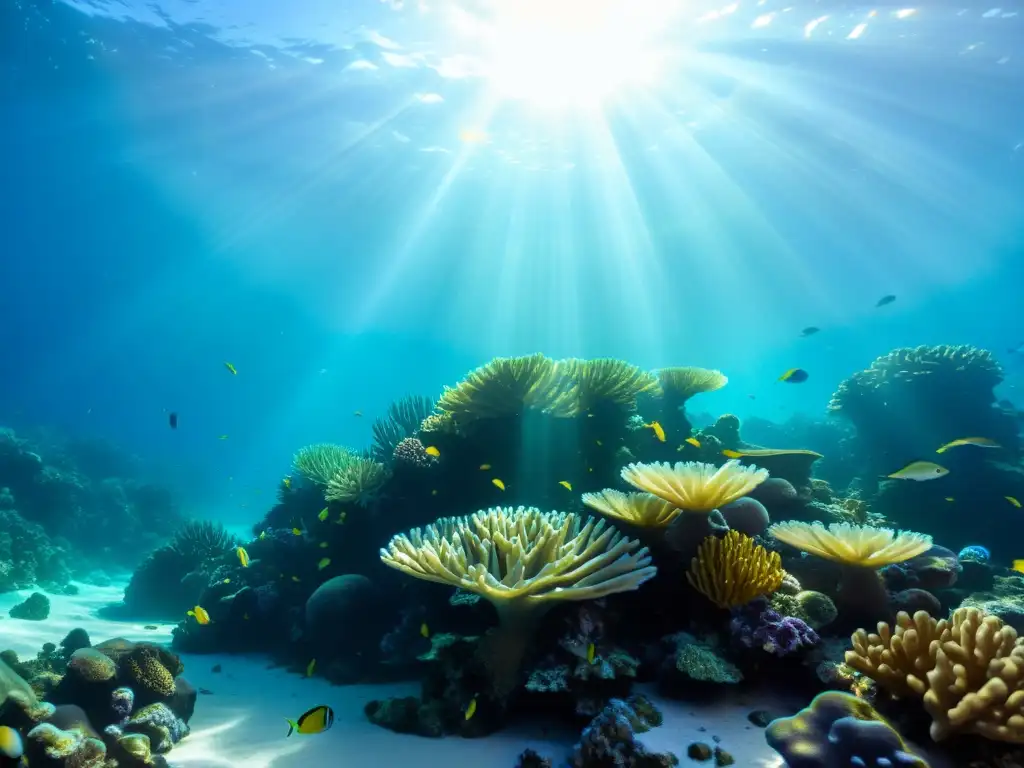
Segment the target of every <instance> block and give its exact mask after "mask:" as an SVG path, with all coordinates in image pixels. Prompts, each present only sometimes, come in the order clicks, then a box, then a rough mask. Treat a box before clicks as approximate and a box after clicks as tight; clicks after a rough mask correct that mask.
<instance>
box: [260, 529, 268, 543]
mask: <svg viewBox="0 0 1024 768" xmlns="http://www.w3.org/2000/svg"><path fill="white" fill-rule="evenodd" d="M265 538H267V532H266V531H260V541H263V540H264V539H265Z"/></svg>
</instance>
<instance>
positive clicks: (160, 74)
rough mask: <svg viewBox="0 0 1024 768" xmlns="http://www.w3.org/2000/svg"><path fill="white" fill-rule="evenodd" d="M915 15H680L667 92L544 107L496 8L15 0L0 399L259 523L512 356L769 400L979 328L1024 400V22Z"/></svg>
mask: <svg viewBox="0 0 1024 768" xmlns="http://www.w3.org/2000/svg"><path fill="white" fill-rule="evenodd" d="M666 7H667V6H666ZM903 7H904V6H886V5H882V6H870V7H869V6H857V5H850V4H845V5H839V4H835V3H832V4H830V3H814V4H809V3H804V2H797V3H794V4H784V3H777V2H775V0H768V2H765V3H763V4H759V5H752V4H748V3H744V2H740V3H739V4H738V5H737V6H735V7H731V6H727V5H725V4H723V3H713V2H699V3H696V4H687V5H685V6H678V7H676V8H675V12H674V13H673V14H672V15H671V18H669V19H668V20H667V21H666V22H665V23H664V24H663V25H662V26H660V27H658V28H657V30H656V31H655V32H651V36H650V40H649V41H648V42H647V44H646V47H645V48H644V49H643V50H645V51H647V52H657V53H659V54H664V57H665V62H664V63H663V67H662V70H661V72H660V74H659V75H658V77H657V78H656V80H655V81H654V82H651V83H647V84H645V85H643V86H640V85H634V84H625V85H623V86H622V87H620V88H619V89H617V90H613V91H612V92H611V93H609V94H607V95H606V97H605V99H604V101H603V103H601V105H600V106H599V107H594V106H593V105H589V106H578V107H573V106H570V107H565V108H558V107H552V106H551V105H550V104H541V105H538V104H534V103H531V102H530V101H529V100H525V101H524V100H523V99H521V98H518V97H517V98H515V99H511V100H510V99H502V98H501V97H500V95H496V93H495V87H494V83H493V82H492V80H491V79H489V77H488V76H487V74H486V72H483V73H482V72H481V67H483V68H484V69H486V67H485V66H484V64H481V62H484V63H486V60H487V54H488V48H487V46H488V40H489V39H490V38H488V37H487V36H486V35H483V36H481V35H480V34H474V32H473V30H479V29H486V28H488V27H487V25H488V24H492V28H493V23H494V20H495V19H496V18H500V16H501V14H500V4H499V6H493V5H491V4H488V3H470V2H465V3H452V2H438V3H430V7H426V6H424V5H423V4H418V3H416V2H410V1H407V2H405V3H404V4H403V3H401V2H391V3H380V2H372V1H371V0H362V1H361V2H352V3H341V4H339V3H327V2H319V1H316V2H314V1H312V0H295V1H294V2H289V3H273V2H266V1H261V2H246V3H234V2H226V1H224V2H208V1H206V0H203V1H196V2H183V1H181V0H178V1H176V2H169V1H167V0H165V1H164V2H162V3H143V2H141V1H138V2H137V1H136V0H123V1H122V2H102V1H100V0H94V1H92V2H77V3H61V2H55V3H51V2H43V0H37V1H35V2H33V1H30V0H8V2H5V3H4V4H3V7H2V9H0V169H2V172H0V203H2V205H0V225H2V226H0V238H2V241H0V242H2V251H0V253H2V259H0V286H2V288H3V296H2V301H0V350H2V351H3V357H4V359H3V365H2V371H3V375H2V376H0V423H3V424H5V425H10V426H12V427H14V428H16V429H17V428H20V427H22V426H29V425H37V424H46V425H48V426H52V427H55V428H57V429H59V430H61V431H63V432H65V433H69V434H73V435H91V436H101V437H103V438H105V439H108V440H111V441H113V442H115V443H116V444H118V445H120V446H122V447H123V448H125V449H126V450H128V451H130V452H132V453H134V454H137V455H138V456H140V457H141V458H142V459H143V460H144V461H146V462H147V463H148V465H149V466H150V467H151V469H152V471H153V473H154V474H158V475H159V476H160V477H162V478H163V479H164V480H165V481H166V482H168V483H170V484H172V485H173V486H174V487H175V488H176V489H177V491H178V492H179V493H180V494H181V495H182V497H183V498H184V499H185V500H186V503H187V505H188V506H189V509H190V511H192V512H193V513H195V514H200V515H202V516H207V517H215V518H219V519H221V520H224V521H225V522H228V523H231V524H235V525H248V524H249V523H251V522H252V520H253V519H255V518H256V517H257V516H258V515H259V514H262V511H263V509H264V508H265V504H262V503H260V502H259V499H258V497H256V498H254V497H253V496H252V494H254V493H256V492H257V491H260V492H263V493H266V494H269V493H271V492H272V491H273V488H274V487H275V485H276V484H277V483H278V481H279V479H280V477H281V475H282V473H283V472H286V471H287V467H288V464H289V461H290V458H291V454H292V453H293V452H294V450H296V449H297V448H298V447H299V446H301V445H303V444H306V443H310V442H315V441H326V440H330V441H336V442H340V443H346V444H351V445H357V446H361V445H367V444H368V443H369V440H370V424H371V422H372V419H373V418H374V417H375V416H377V415H379V414H380V413H382V412H383V410H384V409H385V408H386V406H387V404H388V403H389V402H390V401H391V400H393V399H395V398H397V397H399V396H401V395H404V394H407V393H419V394H432V395H436V394H437V393H439V391H440V389H441V387H442V385H444V384H454V383H455V382H456V381H457V380H458V379H459V378H460V377H461V376H462V375H463V374H464V373H465V372H466V371H467V370H469V369H470V368H472V367H474V366H476V365H479V364H482V363H483V362H485V361H486V360H488V359H490V358H491V357H493V356H496V355H514V354H525V353H531V352H535V351H542V352H544V353H546V354H548V355H550V356H553V357H564V356H583V357H600V356H614V357H621V358H625V359H628V360H630V361H631V362H633V363H635V364H637V365H640V366H643V367H645V368H654V367H658V366H664V365H701V366H706V367H715V368H720V369H722V370H723V371H725V372H726V373H727V374H728V375H729V377H730V379H731V382H730V385H729V386H728V387H727V388H726V389H724V390H722V391H721V392H719V393H715V394H714V395H709V396H706V398H705V399H704V400H702V402H701V404H700V407H701V408H706V409H708V410H709V411H711V412H714V413H721V412H724V411H733V412H736V413H738V414H739V415H740V416H741V417H745V416H748V415H752V414H755V413H756V414H758V415H762V416H765V417H768V418H772V419H779V420H784V419H785V418H788V417H789V416H790V415H791V414H793V413H797V412H804V413H807V414H814V415H817V414H820V413H822V411H823V409H824V406H825V404H826V403H827V400H828V397H829V395H830V394H831V392H832V391H833V390H834V389H835V386H836V385H837V384H838V382H839V381H840V380H842V379H843V378H845V377H846V376H848V375H849V374H850V373H852V372H853V371H856V370H859V369H861V368H864V367H865V366H866V365H867V364H868V363H869V362H870V361H871V360H872V359H873V358H874V357H876V356H877V355H880V354H883V353H885V352H887V351H888V350H889V349H891V348H893V347H896V346H902V345H917V344H929V343H951V344H959V343H966V344H974V345H978V346H983V347H989V348H992V349H993V350H995V351H996V352H997V353H999V354H1000V355H1001V356H1002V358H1003V362H1004V364H1005V365H1006V366H1007V381H1006V383H1005V384H1004V385H1003V390H1002V391H1001V393H1000V395H1001V396H1004V397H1009V398H1010V399H1011V400H1015V401H1016V402H1017V403H1018V405H1020V404H1021V403H1022V398H1021V397H1020V395H1019V392H1020V390H1019V387H1021V386H1024V377H1022V375H1021V372H1022V371H1024V359H1015V358H1013V357H1011V356H1007V355H1005V351H1006V349H1007V348H1008V347H1011V346H1016V345H1019V344H1020V343H1021V342H1022V341H1024V323H1022V322H1021V315H1020V311H1019V302H1020V286H1021V285H1024V210H1022V208H1021V200H1024V147H1022V143H1024V99H1022V98H1021V94H1022V93H1024V67H1022V63H1021V62H1022V61H1024V58H1022V57H1021V55H1020V53H1019V51H1020V50H1021V44H1022V42H1024V17H1022V16H1021V14H1020V13H1019V11H1020V7H1019V4H1007V5H1003V6H1001V7H1000V8H999V9H991V10H990V9H988V8H984V7H982V6H975V7H972V8H969V9H964V8H961V6H960V5H957V4H949V3H929V4H927V5H924V6H920V7H918V8H916V11H915V12H914V13H912V14H909V15H908V14H898V13H896V11H898V10H900V9H901V8H903ZM911 7H912V6H906V8H911ZM715 11H717V13H715ZM596 13H597V11H596V10H595V11H592V12H591V16H592V15H593V14H596ZM872 14H874V15H872ZM823 17H824V18H823ZM581 18H584V19H586V18H587V14H584V15H583V16H582V17H581ZM822 18H823V20H821V19H822ZM467 20H470V21H472V22H473V23H474V24H477V25H482V26H478V27H474V26H472V24H470V25H469V26H468V27H467V24H469V22H468V21H467ZM815 20H820V21H819V22H818V23H817V26H813V28H809V27H808V25H809V24H811V23H812V22H814V21H815ZM583 23H584V22H582V21H581V22H580V24H581V25H582V24H583ZM861 23H864V24H866V25H867V26H866V27H865V28H864V30H863V32H862V34H860V36H859V37H858V36H856V27H857V25H858V24H861ZM572 28H573V27H572V25H570V26H569V27H568V29H570V30H571V29H572ZM467 29H468V30H469V31H468V32H467V31H466V30H467ZM460 30H461V31H460ZM851 34H853V37H852V38H851ZM520 47H521V48H523V50H522V51H521V56H522V59H523V61H522V66H523V67H527V66H531V65H532V64H531V53H530V52H529V50H528V48H529V46H520ZM608 52H609V53H608V55H609V56H611V55H612V53H614V52H615V46H609V48H608ZM535 63H536V62H533V64H535ZM552 76H553V75H552ZM428 94H430V96H427V95H428ZM520 96H521V94H520ZM890 293H891V294H895V295H896V296H897V297H898V298H897V301H896V302H895V303H893V304H892V305H889V306H887V307H884V308H880V309H878V308H876V307H875V303H876V301H877V300H878V298H880V297H881V296H883V295H885V294H890ZM810 325H813V326H819V327H821V328H822V329H823V330H822V332H821V333H819V334H817V335H815V336H813V337H811V338H801V337H800V330H801V329H802V328H804V327H805V326H810ZM225 362H230V363H232V364H233V365H234V366H236V368H237V371H238V375H237V376H233V375H231V374H230V373H229V372H228V371H227V369H226V368H225V367H224V363H225ZM794 366H799V367H802V368H804V369H806V370H807V371H809V372H810V374H811V377H810V380H809V381H808V382H807V383H806V384H803V385H801V386H789V385H783V384H778V383H776V381H775V380H776V379H777V377H778V376H779V375H780V374H781V373H782V372H783V371H784V370H786V369H788V368H790V367H794ZM751 395H753V396H754V398H753V399H752V398H751ZM712 398H713V399H712ZM171 411H174V412H176V413H177V414H178V415H179V419H180V424H179V428H178V429H177V430H173V431H172V430H170V429H169V428H168V423H167V419H168V413H169V412H171ZM356 411H359V412H361V413H362V414H363V416H358V415H355V412H356ZM221 435H227V439H223V440H221V439H218V438H219V437H220V436H221ZM264 498H266V497H264ZM250 503H251V504H252V506H249V504H250Z"/></svg>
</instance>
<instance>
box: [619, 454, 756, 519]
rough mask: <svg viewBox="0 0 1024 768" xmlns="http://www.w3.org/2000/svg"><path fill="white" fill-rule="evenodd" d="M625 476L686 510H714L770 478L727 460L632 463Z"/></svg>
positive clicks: (633, 483) (628, 480)
mask: <svg viewBox="0 0 1024 768" xmlns="http://www.w3.org/2000/svg"><path fill="white" fill-rule="evenodd" d="M622 479H623V480H625V481H626V482H627V483H629V484H630V485H632V486H634V487H636V488H639V489H640V490H641V491H646V492H648V493H651V494H654V495H655V496H657V497H659V498H661V499H664V500H665V501H667V502H669V503H670V504H672V505H673V506H675V507H678V508H679V509H681V510H683V511H685V512H704V513H707V512H711V511H713V510H716V509H718V508H719V507H722V506H724V505H726V504H728V503H730V502H733V501H736V499H739V498H741V497H743V496H746V495H747V494H748V493H750V491H752V490H753V489H754V488H756V487H757V486H758V485H760V484H761V483H762V482H764V481H765V480H767V479H768V472H767V470H764V469H758V468H757V467H744V466H742V465H741V464H740V463H739V462H738V461H727V462H726V463H725V464H723V465H722V466H721V467H716V466H715V465H714V464H704V463H702V462H699V461H687V462H683V461H678V462H676V463H675V464H670V463H668V462H654V463H653V464H639V463H634V464H629V465H627V466H625V467H623V469H622Z"/></svg>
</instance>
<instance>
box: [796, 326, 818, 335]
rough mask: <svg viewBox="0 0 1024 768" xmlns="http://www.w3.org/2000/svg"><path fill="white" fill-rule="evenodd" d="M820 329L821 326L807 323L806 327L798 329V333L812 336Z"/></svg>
mask: <svg viewBox="0 0 1024 768" xmlns="http://www.w3.org/2000/svg"><path fill="white" fill-rule="evenodd" d="M820 330H821V328H817V327H815V326H813V325H809V326H807V327H806V328H804V329H803V330H802V331H800V335H801V336H813V335H814V334H816V333H817V332H818V331H820Z"/></svg>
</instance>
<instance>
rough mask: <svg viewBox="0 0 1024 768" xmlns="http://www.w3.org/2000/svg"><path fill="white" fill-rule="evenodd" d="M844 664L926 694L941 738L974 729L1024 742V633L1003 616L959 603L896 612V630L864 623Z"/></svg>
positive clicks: (893, 689) (898, 688) (899, 689)
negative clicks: (948, 608) (939, 612)
mask: <svg viewBox="0 0 1024 768" xmlns="http://www.w3.org/2000/svg"><path fill="white" fill-rule="evenodd" d="M851 641H852V643H853V650H850V651H847V652H846V664H847V665H849V666H850V667H852V668H853V669H856V670H857V671H858V672H860V673H862V674H863V675H865V676H867V677H870V678H872V679H873V680H875V681H876V682H878V684H879V685H881V686H882V687H883V688H885V689H886V690H888V691H889V692H890V693H893V694H895V695H896V696H911V695H914V696H920V697H921V699H922V702H923V704H924V708H925V710H926V711H927V712H928V714H929V715H931V717H932V726H931V736H932V738H933V739H934V740H935V741H939V740H940V739H944V738H946V737H947V736H949V735H951V734H954V733H976V734H978V735H980V736H984V737H985V738H988V739H992V740H994V741H1005V742H1012V743H1016V744H1021V743H1024V638H1018V637H1017V632H1016V630H1014V629H1013V627H1010V626H1007V625H1006V624H1005V623H1004V622H1003V620H1002V619H1000V618H999V617H997V616H988V615H986V614H985V612H984V611H982V610H980V609H978V608H960V609H958V610H956V611H954V612H953V615H952V616H951V617H950V618H949V619H940V620H936V619H934V618H932V617H931V616H929V615H928V614H927V613H926V612H924V611H918V612H917V613H915V614H914V616H913V618H911V617H910V616H909V615H907V614H906V613H904V612H900V613H899V614H898V615H897V617H896V628H895V631H894V630H893V629H891V628H890V627H889V625H888V624H885V623H880V624H879V625H878V633H877V634H875V633H870V634H869V633H868V632H866V631H865V630H863V629H861V630H858V631H857V632H855V633H854V635H853V637H852V638H851Z"/></svg>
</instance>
